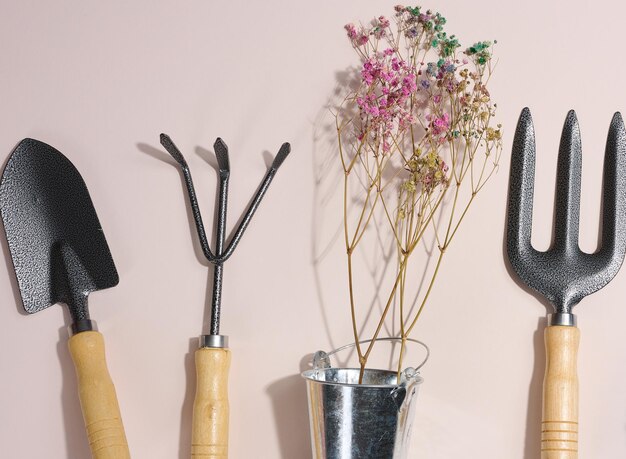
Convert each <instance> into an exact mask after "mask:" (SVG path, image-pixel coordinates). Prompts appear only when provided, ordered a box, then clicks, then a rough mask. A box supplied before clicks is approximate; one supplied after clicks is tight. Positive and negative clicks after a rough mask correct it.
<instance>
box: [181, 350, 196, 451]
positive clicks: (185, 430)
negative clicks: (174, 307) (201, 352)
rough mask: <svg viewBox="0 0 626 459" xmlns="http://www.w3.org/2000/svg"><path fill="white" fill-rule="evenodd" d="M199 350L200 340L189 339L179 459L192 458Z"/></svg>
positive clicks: (185, 363)
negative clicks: (193, 416)
mask: <svg viewBox="0 0 626 459" xmlns="http://www.w3.org/2000/svg"><path fill="white" fill-rule="evenodd" d="M197 349H198V338H190V339H189V351H188V352H187V354H185V362H184V365H185V375H186V377H187V384H186V386H185V397H184V398H183V404H182V406H181V409H180V435H179V436H178V437H179V444H178V457H179V459H189V457H191V417H192V413H193V400H194V397H195V394H196V367H195V363H194V355H195V352H196V350H197Z"/></svg>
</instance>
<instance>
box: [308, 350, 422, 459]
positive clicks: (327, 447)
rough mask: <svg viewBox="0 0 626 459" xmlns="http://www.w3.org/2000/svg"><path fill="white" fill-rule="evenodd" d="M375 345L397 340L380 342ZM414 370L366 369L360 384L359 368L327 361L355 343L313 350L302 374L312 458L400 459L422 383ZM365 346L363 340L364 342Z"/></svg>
mask: <svg viewBox="0 0 626 459" xmlns="http://www.w3.org/2000/svg"><path fill="white" fill-rule="evenodd" d="M379 341H400V339H399V338H381V339H379ZM407 341H412V342H414V343H418V344H420V345H422V346H423V347H424V348H425V350H426V357H425V358H424V361H423V362H422V363H421V364H420V365H419V366H418V367H416V368H407V369H405V370H404V371H403V372H402V373H401V377H400V383H399V384H398V373H397V372H395V371H388V370H375V369H366V370H365V372H364V375H363V382H362V384H359V383H358V381H359V369H358V368H332V367H331V365H330V356H331V355H333V354H335V353H337V352H339V351H341V350H344V349H347V348H349V347H351V346H354V344H351V345H348V346H344V347H341V348H339V349H337V350H335V351H332V352H329V353H326V352H324V351H318V352H317V353H316V354H315V357H314V359H313V369H311V370H307V371H305V372H303V373H302V377H303V378H305V380H306V385H307V394H308V398H309V420H310V426H311V447H312V450H313V457H314V458H315V459H374V458H375V459H389V458H394V459H405V458H406V457H407V454H408V447H409V442H410V437H411V431H412V427H413V419H414V417H415V403H414V400H415V398H416V396H417V391H418V388H419V385H420V384H421V383H422V382H423V378H422V377H421V376H420V375H419V372H418V370H419V369H420V368H421V367H422V366H423V365H424V364H425V363H426V360H428V354H429V350H428V347H427V346H426V345H425V344H424V343H422V342H420V341H417V340H412V339H411V340H407ZM365 342H367V341H364V343H365Z"/></svg>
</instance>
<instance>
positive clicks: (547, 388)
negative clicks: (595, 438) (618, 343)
mask: <svg viewBox="0 0 626 459" xmlns="http://www.w3.org/2000/svg"><path fill="white" fill-rule="evenodd" d="M579 342H580V331H579V330H578V328H576V327H563V326H551V327H547V328H546V330H545V344H546V373H545V376H544V380H543V422H542V423H541V459H578V374H577V357H578V344H579Z"/></svg>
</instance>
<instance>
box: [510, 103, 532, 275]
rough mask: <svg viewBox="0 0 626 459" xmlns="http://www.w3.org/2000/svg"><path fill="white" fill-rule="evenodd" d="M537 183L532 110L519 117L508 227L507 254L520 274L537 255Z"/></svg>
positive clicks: (512, 163)
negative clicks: (534, 243) (534, 224)
mask: <svg viewBox="0 0 626 459" xmlns="http://www.w3.org/2000/svg"><path fill="white" fill-rule="evenodd" d="M534 182H535V131H534V127H533V120H532V117H531V115H530V110H529V109H528V108H524V109H523V110H522V113H521V114H520V117H519V121H518V123H517V129H516V130H515V138H514V140H513V150H512V155H511V173H510V177H509V202H508V225H507V251H508V255H509V260H510V262H511V265H512V266H513V267H514V268H515V270H516V271H517V272H518V274H519V271H520V270H524V271H528V269H529V267H526V266H523V260H525V259H527V257H528V255H529V254H530V253H535V250H534V249H533V247H532V245H531V234H532V218H533V187H534Z"/></svg>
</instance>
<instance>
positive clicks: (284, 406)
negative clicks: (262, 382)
mask: <svg viewBox="0 0 626 459" xmlns="http://www.w3.org/2000/svg"><path fill="white" fill-rule="evenodd" d="M312 358H313V355H312V354H309V355H307V356H305V357H304V358H303V359H302V360H301V361H300V371H304V370H307V369H308V368H310V366H309V363H310V362H311V360H312ZM266 393H267V395H268V396H269V397H270V399H271V400H272V407H273V411H274V422H275V424H276V428H277V430H278V441H279V443H280V457H281V458H283V459H295V458H298V459H310V458H311V457H312V455H311V454H312V453H311V436H310V434H309V408H308V402H307V395H306V385H305V383H304V380H303V379H302V376H300V375H299V374H295V375H290V376H286V377H284V378H281V379H279V380H277V381H275V382H273V383H271V384H270V385H269V386H267V389H266Z"/></svg>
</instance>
